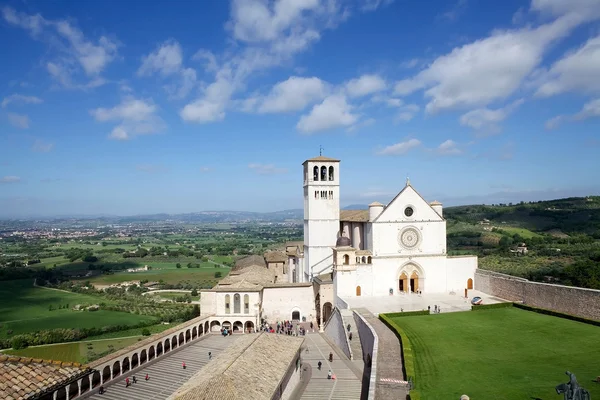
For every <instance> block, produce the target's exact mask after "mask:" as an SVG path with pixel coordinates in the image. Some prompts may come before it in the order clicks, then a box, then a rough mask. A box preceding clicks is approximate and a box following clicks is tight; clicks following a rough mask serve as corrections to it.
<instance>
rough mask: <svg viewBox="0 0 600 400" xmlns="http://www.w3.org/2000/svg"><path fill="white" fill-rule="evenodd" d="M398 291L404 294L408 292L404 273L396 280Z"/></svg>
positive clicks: (406, 277) (406, 278)
mask: <svg viewBox="0 0 600 400" xmlns="http://www.w3.org/2000/svg"><path fill="white" fill-rule="evenodd" d="M398 290H399V291H400V292H404V293H406V292H408V276H406V273H405V272H403V273H402V275H400V278H398Z"/></svg>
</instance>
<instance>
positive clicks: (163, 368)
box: [89, 335, 239, 400]
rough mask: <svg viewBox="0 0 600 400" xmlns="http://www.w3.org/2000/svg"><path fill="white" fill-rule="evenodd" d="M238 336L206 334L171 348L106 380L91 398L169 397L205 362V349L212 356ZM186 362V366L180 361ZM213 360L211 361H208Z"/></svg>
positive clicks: (137, 399) (152, 399) (148, 399)
mask: <svg viewBox="0 0 600 400" xmlns="http://www.w3.org/2000/svg"><path fill="white" fill-rule="evenodd" d="M238 337H239V336H238V335H232V336H228V337H225V338H224V337H222V336H221V335H207V336H205V337H204V338H200V339H198V340H197V341H195V342H193V343H192V344H190V345H188V346H182V347H181V348H177V349H175V350H173V351H172V352H171V353H170V354H166V355H164V356H163V357H161V358H159V359H157V361H155V362H151V363H148V364H145V365H144V366H143V367H142V368H141V369H138V370H136V371H135V373H134V374H132V373H131V372H126V373H125V374H123V375H121V376H119V377H117V378H116V379H114V380H112V381H109V382H108V383H107V384H105V385H104V389H105V392H104V394H103V395H100V394H98V393H95V394H94V395H92V396H91V397H89V398H90V399H93V400H163V399H166V398H168V397H169V396H170V395H171V394H173V393H174V392H175V391H177V389H179V388H180V387H181V386H182V385H183V384H184V383H185V382H187V381H188V380H189V379H190V378H191V377H192V376H193V375H194V374H196V372H198V371H199V370H200V369H201V368H202V367H203V366H204V365H206V364H207V363H209V360H208V352H209V351H210V352H212V355H213V358H214V357H215V356H216V355H217V354H219V353H220V352H221V351H223V350H224V349H226V348H227V347H228V346H229V345H230V344H231V343H233V341H235V340H236V339H237V338H238ZM184 362H185V365H186V369H183V367H182V364H183V363H184ZM210 362H212V361H210ZM146 374H148V375H149V377H150V380H148V381H144V376H146ZM133 375H135V376H136V378H137V380H138V383H136V384H132V385H131V386H129V387H128V388H125V378H127V377H129V380H130V381H131V377H132V376H133Z"/></svg>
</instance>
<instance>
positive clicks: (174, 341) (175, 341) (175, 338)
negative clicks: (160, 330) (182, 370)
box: [171, 335, 177, 349]
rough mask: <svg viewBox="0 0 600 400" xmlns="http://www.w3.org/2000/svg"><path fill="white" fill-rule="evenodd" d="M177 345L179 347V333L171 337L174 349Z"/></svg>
mask: <svg viewBox="0 0 600 400" xmlns="http://www.w3.org/2000/svg"><path fill="white" fill-rule="evenodd" d="M175 347H177V335H175V336H173V337H172V338H171V348H172V349H174V348H175Z"/></svg>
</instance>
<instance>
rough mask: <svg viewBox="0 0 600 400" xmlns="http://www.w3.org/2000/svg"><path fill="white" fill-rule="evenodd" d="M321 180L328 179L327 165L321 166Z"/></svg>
mask: <svg viewBox="0 0 600 400" xmlns="http://www.w3.org/2000/svg"><path fill="white" fill-rule="evenodd" d="M321 180H322V181H326V180H327V167H326V166H322V167H321Z"/></svg>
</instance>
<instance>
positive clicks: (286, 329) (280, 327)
mask: <svg viewBox="0 0 600 400" xmlns="http://www.w3.org/2000/svg"><path fill="white" fill-rule="evenodd" d="M310 326H311V329H312V328H313V323H312V322H311V323H310ZM260 330H261V331H263V332H269V333H279V334H282V335H290V336H304V335H306V329H305V328H304V327H302V326H300V325H299V324H296V325H294V323H293V322H292V321H277V325H275V326H271V325H269V324H268V323H267V322H263V324H262V326H261V329H260Z"/></svg>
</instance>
